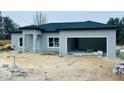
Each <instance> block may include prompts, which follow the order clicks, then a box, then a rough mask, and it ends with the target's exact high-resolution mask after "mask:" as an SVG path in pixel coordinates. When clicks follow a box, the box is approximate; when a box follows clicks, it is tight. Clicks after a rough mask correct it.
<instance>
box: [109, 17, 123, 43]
mask: <svg viewBox="0 0 124 93" xmlns="http://www.w3.org/2000/svg"><path fill="white" fill-rule="evenodd" d="M107 24H108V25H112V26H117V27H119V29H117V34H116V38H117V43H119V42H120V41H121V40H122V38H124V37H123V36H124V35H123V31H124V28H123V26H124V20H123V19H119V18H109V20H108V22H107Z"/></svg>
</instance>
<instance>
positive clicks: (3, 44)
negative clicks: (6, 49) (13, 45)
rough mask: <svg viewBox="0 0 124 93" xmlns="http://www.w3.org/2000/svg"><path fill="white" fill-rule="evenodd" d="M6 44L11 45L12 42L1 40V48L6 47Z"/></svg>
mask: <svg viewBox="0 0 124 93" xmlns="http://www.w3.org/2000/svg"><path fill="white" fill-rule="evenodd" d="M6 44H10V40H0V46H5V45H6Z"/></svg>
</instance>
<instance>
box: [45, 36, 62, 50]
mask: <svg viewBox="0 0 124 93" xmlns="http://www.w3.org/2000/svg"><path fill="white" fill-rule="evenodd" d="M50 38H53V42H49V39H50ZM55 38H58V39H59V37H58V36H48V38H47V47H48V48H59V46H58V47H55V43H57V42H55ZM59 40H60V39H59ZM49 43H53V47H50V46H49ZM58 44H59V41H58ZM59 45H60V44H59Z"/></svg>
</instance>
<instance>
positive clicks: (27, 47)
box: [22, 30, 41, 52]
mask: <svg viewBox="0 0 124 93" xmlns="http://www.w3.org/2000/svg"><path fill="white" fill-rule="evenodd" d="M22 37H23V52H40V45H41V44H40V43H41V31H35V30H32V31H28V30H26V31H23V36H22Z"/></svg>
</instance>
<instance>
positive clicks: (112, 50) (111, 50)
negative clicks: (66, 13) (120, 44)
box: [59, 30, 116, 58]
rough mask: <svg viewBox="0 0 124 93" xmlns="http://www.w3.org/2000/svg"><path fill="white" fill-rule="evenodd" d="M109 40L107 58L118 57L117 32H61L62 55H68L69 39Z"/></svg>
mask: <svg viewBox="0 0 124 93" xmlns="http://www.w3.org/2000/svg"><path fill="white" fill-rule="evenodd" d="M76 37H79V38H80V37H82V38H88V37H89V38H93V37H94V38H96V37H105V38H107V57H109V58H111V57H115V56H116V30H87V31H86V30H83V31H81V30H76V31H74V30H72V31H68V30H67V31H64V30H63V31H60V53H59V54H60V55H67V38H76Z"/></svg>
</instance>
